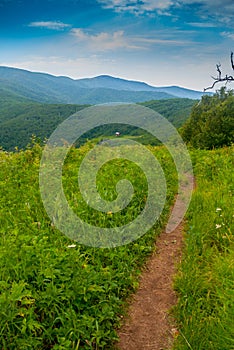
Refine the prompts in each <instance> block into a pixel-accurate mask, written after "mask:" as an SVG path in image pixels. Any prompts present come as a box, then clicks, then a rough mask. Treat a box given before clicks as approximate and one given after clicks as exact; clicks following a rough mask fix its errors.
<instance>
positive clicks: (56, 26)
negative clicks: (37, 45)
mask: <svg viewBox="0 0 234 350" xmlns="http://www.w3.org/2000/svg"><path fill="white" fill-rule="evenodd" d="M28 27H38V28H45V29H52V30H64V29H66V28H69V27H71V25H70V24H66V23H62V22H59V21H40V22H31V23H29V24H28Z"/></svg>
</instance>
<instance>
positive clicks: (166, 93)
mask: <svg viewBox="0 0 234 350" xmlns="http://www.w3.org/2000/svg"><path fill="white" fill-rule="evenodd" d="M1 91H4V93H5V94H6V93H8V94H11V95H12V96H15V97H18V98H23V99H29V100H32V101H36V102H43V103H69V104H98V103H108V102H144V101H148V100H161V99H169V98H175V97H180V98H181V97H183V98H190V99H200V98H201V96H202V95H203V93H202V92H199V91H193V90H188V89H184V88H181V87H177V86H168V87H154V86H150V85H148V84H146V83H143V82H137V81H130V80H125V79H120V78H114V77H111V76H108V75H102V76H98V77H94V78H88V79H78V80H74V79H71V78H68V77H63V76H60V77H56V76H53V75H50V74H45V73H36V72H30V71H27V70H23V69H17V68H11V67H3V66H0V94H1Z"/></svg>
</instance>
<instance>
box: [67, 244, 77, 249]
mask: <svg viewBox="0 0 234 350" xmlns="http://www.w3.org/2000/svg"><path fill="white" fill-rule="evenodd" d="M67 247H68V248H75V247H76V244H70V245H68V246H67Z"/></svg>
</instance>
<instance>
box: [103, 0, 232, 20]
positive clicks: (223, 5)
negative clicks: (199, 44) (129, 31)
mask: <svg viewBox="0 0 234 350" xmlns="http://www.w3.org/2000/svg"><path fill="white" fill-rule="evenodd" d="M97 1H98V2H99V3H100V4H101V5H102V6H103V8H107V9H113V10H114V11H116V12H123V11H126V12H131V13H135V14H136V15H138V14H143V13H153V12H156V13H157V14H158V15H167V16H168V15H171V14H172V13H173V9H175V8H177V9H178V8H183V7H185V6H187V5H194V6H195V5H196V8H193V9H191V10H192V11H193V12H195V13H197V15H198V16H199V17H201V18H202V16H203V15H204V16H205V17H210V16H214V17H215V18H216V19H217V20H218V21H219V22H226V23H231V21H232V20H233V18H234V2H233V0H97Z"/></svg>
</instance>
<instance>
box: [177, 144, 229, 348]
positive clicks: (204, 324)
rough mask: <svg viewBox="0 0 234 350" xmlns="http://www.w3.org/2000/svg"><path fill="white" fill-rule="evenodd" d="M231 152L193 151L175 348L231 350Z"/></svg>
mask: <svg viewBox="0 0 234 350" xmlns="http://www.w3.org/2000/svg"><path fill="white" fill-rule="evenodd" d="M233 151H234V148H233V147H231V148H224V149H220V150H215V151H199V150H197V151H193V160H194V171H195V175H196V180H197V188H196V190H195V193H194V195H193V199H192V202H191V205H190V208H189V212H188V214H187V228H186V234H185V242H186V246H185V250H184V256H183V260H182V264H181V267H180V272H179V275H178V276H177V279H176V282H175V288H176V290H177V292H178V295H179V303H178V305H177V307H176V309H175V317H176V319H177V320H178V327H179V330H180V333H179V334H180V335H179V337H178V338H177V340H176V342H175V346H174V349H176V350H185V349H186V350H187V349H190V350H232V349H234V322H233V315H234V237H233V233H234V211H233V208H234V175H233V168H234V167H233V166H234V153H233Z"/></svg>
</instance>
